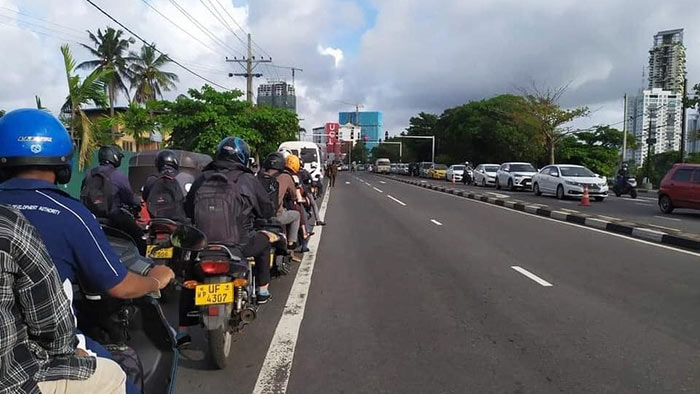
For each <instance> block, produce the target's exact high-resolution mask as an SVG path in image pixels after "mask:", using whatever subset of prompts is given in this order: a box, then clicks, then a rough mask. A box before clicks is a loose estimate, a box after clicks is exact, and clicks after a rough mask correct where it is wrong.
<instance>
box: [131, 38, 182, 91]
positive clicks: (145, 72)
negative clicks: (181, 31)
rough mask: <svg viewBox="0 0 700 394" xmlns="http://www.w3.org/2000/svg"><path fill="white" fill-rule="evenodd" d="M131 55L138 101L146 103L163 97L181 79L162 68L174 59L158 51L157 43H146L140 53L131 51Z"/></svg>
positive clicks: (132, 86) (134, 88)
mask: <svg viewBox="0 0 700 394" xmlns="http://www.w3.org/2000/svg"><path fill="white" fill-rule="evenodd" d="M129 56H130V57H131V58H132V59H133V61H132V63H131V67H130V68H129V74H130V82H131V89H133V90H134V102H136V103H139V104H145V103H146V102H148V101H150V100H155V99H156V98H159V97H161V98H162V97H163V92H164V91H165V92H169V91H170V90H171V89H173V88H175V82H178V81H179V80H180V78H178V76H177V74H175V73H171V72H167V71H163V70H162V68H163V66H165V65H167V64H168V63H171V62H172V60H171V59H170V57H168V55H166V54H160V53H158V52H157V51H156V45H155V44H151V45H144V46H142V47H141V53H140V54H137V53H136V52H131V53H130V54H129Z"/></svg>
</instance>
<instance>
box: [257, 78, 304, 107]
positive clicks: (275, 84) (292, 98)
mask: <svg viewBox="0 0 700 394" xmlns="http://www.w3.org/2000/svg"><path fill="white" fill-rule="evenodd" d="M258 105H268V106H270V107H278V108H286V109H288V110H290V111H292V112H294V113H296V112H297V97H296V93H295V91H294V86H292V85H290V84H288V83H287V82H284V81H268V82H267V83H264V84H261V85H260V86H258Z"/></svg>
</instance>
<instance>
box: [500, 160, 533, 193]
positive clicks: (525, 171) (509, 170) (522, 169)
mask: <svg viewBox="0 0 700 394" xmlns="http://www.w3.org/2000/svg"><path fill="white" fill-rule="evenodd" d="M536 173H537V169H536V168H535V167H534V166H533V165H532V164H530V163H520V162H513V163H503V164H501V167H500V168H499V169H498V171H496V189H501V188H508V190H515V189H529V188H530V187H532V176H533V175H535V174H536Z"/></svg>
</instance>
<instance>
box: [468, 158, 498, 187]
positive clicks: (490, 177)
mask: <svg viewBox="0 0 700 394" xmlns="http://www.w3.org/2000/svg"><path fill="white" fill-rule="evenodd" d="M499 167H501V165H500V164H479V165H478V166H476V168H475V169H474V184H475V185H477V186H482V187H486V186H493V185H495V184H496V172H497V171H498V168H499Z"/></svg>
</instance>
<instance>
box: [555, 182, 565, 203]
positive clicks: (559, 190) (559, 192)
mask: <svg viewBox="0 0 700 394" xmlns="http://www.w3.org/2000/svg"><path fill="white" fill-rule="evenodd" d="M564 197H565V195H564V186H562V185H559V186H557V198H558V199H560V200H563V199H564Z"/></svg>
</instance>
